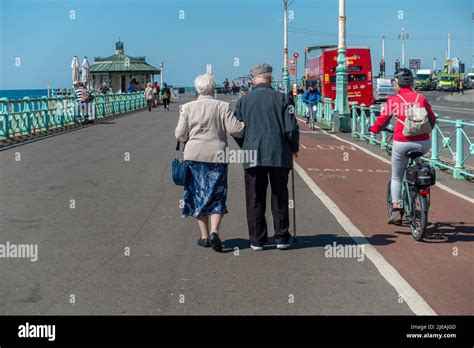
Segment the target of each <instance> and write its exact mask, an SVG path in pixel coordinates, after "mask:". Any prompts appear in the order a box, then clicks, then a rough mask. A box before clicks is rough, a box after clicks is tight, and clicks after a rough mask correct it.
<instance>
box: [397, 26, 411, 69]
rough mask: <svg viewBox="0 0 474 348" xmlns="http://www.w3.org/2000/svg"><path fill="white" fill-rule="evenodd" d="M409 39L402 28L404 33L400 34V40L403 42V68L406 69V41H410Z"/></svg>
mask: <svg viewBox="0 0 474 348" xmlns="http://www.w3.org/2000/svg"><path fill="white" fill-rule="evenodd" d="M408 37H409V35H408V33H407V32H406V31H405V28H402V32H401V33H399V34H398V38H399V39H401V40H402V68H404V67H405V40H408Z"/></svg>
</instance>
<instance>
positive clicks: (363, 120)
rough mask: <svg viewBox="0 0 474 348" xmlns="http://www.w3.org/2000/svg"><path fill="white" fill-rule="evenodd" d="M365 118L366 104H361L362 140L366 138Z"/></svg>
mask: <svg viewBox="0 0 474 348" xmlns="http://www.w3.org/2000/svg"><path fill="white" fill-rule="evenodd" d="M366 121H367V120H366V118H365V104H360V133H359V138H360V140H365V128H366V127H367V124H366V123H367V122H366Z"/></svg>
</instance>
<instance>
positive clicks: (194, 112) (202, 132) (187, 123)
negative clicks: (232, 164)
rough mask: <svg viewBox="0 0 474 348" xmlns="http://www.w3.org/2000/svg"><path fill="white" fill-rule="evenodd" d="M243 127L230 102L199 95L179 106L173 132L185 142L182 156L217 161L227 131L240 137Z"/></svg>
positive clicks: (225, 140) (224, 146) (223, 145)
mask: <svg viewBox="0 0 474 348" xmlns="http://www.w3.org/2000/svg"><path fill="white" fill-rule="evenodd" d="M244 127H245V125H244V123H243V122H240V121H239V120H238V119H237V118H236V117H235V115H234V113H233V112H232V109H231V108H230V104H229V103H226V102H223V101H220V100H215V99H214V98H213V97H211V96H204V95H201V96H199V97H198V99H197V100H195V101H192V102H189V103H186V104H183V105H181V106H180V108H179V121H178V126H177V127H176V130H175V136H176V139H178V140H179V141H181V142H187V143H186V148H185V149H184V160H188V161H200V162H211V163H218V162H219V159H218V158H221V157H218V156H219V151H225V148H226V146H227V133H229V134H231V135H233V136H235V137H238V138H241V137H242V136H243V134H244ZM221 156H222V155H221Z"/></svg>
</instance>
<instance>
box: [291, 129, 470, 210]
mask: <svg viewBox="0 0 474 348" xmlns="http://www.w3.org/2000/svg"><path fill="white" fill-rule="evenodd" d="M298 121H299V120H298ZM316 127H317V126H316ZM317 128H318V129H319V130H320V131H321V132H323V133H324V134H326V135H329V136H331V137H333V138H335V139H337V140H339V141H342V142H344V143H347V144H350V145H353V146H355V147H356V148H358V149H359V150H361V151H362V152H365V153H366V154H368V155H371V156H373V157H375V158H377V159H379V160H381V161H382V162H385V163H387V164H390V165H392V164H391V163H390V161H389V160H388V159H386V158H383V157H382V156H379V155H377V154H375V153H373V152H372V151H370V150H367V149H366V148H364V147H362V146H360V145H358V144H356V143H353V142H351V141H348V140H345V139H342V138H339V137H338V136H337V135H334V134H330V133H328V132H326V131H325V130H323V129H321V128H319V127H317ZM435 186H437V187H439V188H440V189H442V190H445V191H446V192H449V193H451V194H453V195H455V196H457V197H459V198H462V199H464V200H466V201H468V202H469V203H474V199H473V198H471V197H468V196H466V195H463V194H462V193H459V192H457V191H454V190H453V189H450V188H449V187H447V186H446V185H443V184H440V183H439V182H437V183H436V185H435Z"/></svg>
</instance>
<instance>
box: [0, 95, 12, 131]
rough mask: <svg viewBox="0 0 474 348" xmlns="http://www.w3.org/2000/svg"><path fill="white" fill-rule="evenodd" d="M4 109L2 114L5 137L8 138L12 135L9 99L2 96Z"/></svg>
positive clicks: (0, 100)
mask: <svg viewBox="0 0 474 348" xmlns="http://www.w3.org/2000/svg"><path fill="white" fill-rule="evenodd" d="M0 102H1V105H2V110H1V114H2V116H3V125H2V129H3V130H4V134H3V135H4V137H5V139H8V138H9V137H10V115H9V110H8V109H9V108H8V99H7V98H2V99H0Z"/></svg>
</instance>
